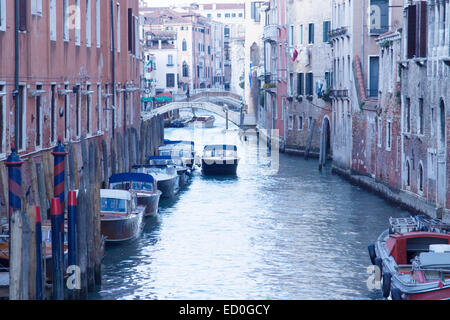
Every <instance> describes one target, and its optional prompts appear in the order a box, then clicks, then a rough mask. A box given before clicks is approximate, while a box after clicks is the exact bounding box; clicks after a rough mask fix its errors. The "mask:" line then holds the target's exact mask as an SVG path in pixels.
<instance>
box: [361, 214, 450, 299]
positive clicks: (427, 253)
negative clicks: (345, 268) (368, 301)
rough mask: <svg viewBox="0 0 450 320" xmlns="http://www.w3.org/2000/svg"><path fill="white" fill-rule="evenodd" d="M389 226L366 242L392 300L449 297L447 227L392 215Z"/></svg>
mask: <svg viewBox="0 0 450 320" xmlns="http://www.w3.org/2000/svg"><path fill="white" fill-rule="evenodd" d="M390 224H391V226H390V228H389V229H388V230H386V231H384V232H383V233H382V234H381V235H380V237H379V238H378V240H377V242H376V243H375V244H372V245H369V248H368V249H369V256H370V259H371V261H372V264H374V265H376V266H378V268H379V269H380V271H381V277H382V278H381V288H382V291H383V296H384V297H385V298H389V297H390V298H391V299H392V300H447V299H450V233H449V232H450V226H448V225H445V224H443V223H441V222H440V221H439V220H436V219H428V218H426V217H423V216H418V217H411V218H397V219H394V218H391V219H390Z"/></svg>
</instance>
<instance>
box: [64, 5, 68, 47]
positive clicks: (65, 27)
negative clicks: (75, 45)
mask: <svg viewBox="0 0 450 320" xmlns="http://www.w3.org/2000/svg"><path fill="white" fill-rule="evenodd" d="M63 39H64V41H66V42H67V41H69V0H63Z"/></svg>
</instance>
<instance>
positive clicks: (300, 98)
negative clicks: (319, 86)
mask: <svg viewBox="0 0 450 320" xmlns="http://www.w3.org/2000/svg"><path fill="white" fill-rule="evenodd" d="M296 98H297V101H298V102H302V101H303V96H302V95H301V94H299V95H298V96H297V97H296Z"/></svg>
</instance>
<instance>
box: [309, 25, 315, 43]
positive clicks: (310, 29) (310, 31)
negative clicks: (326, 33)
mask: <svg viewBox="0 0 450 320" xmlns="http://www.w3.org/2000/svg"><path fill="white" fill-rule="evenodd" d="M308 43H309V44H313V43H314V23H310V24H309V26H308Z"/></svg>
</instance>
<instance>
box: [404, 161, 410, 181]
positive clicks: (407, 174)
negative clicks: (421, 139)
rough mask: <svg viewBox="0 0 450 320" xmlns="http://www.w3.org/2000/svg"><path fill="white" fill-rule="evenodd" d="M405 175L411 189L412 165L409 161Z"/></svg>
mask: <svg viewBox="0 0 450 320" xmlns="http://www.w3.org/2000/svg"><path fill="white" fill-rule="evenodd" d="M405 173H406V180H405V183H406V186H407V187H409V186H411V165H410V164H409V160H406V168H405Z"/></svg>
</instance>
